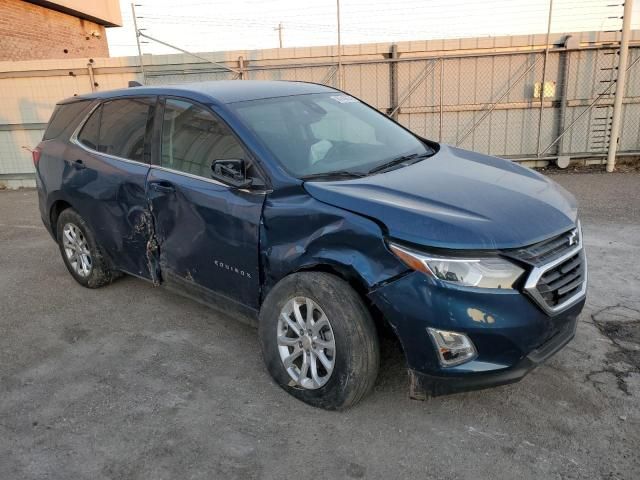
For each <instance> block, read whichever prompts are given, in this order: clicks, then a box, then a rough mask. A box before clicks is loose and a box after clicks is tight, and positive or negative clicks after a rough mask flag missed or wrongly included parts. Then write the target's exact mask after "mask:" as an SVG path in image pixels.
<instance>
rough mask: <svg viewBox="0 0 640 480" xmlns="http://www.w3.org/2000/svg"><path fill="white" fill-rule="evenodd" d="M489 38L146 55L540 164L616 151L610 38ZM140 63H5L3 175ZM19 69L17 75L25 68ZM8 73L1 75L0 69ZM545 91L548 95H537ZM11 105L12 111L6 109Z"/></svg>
mask: <svg viewBox="0 0 640 480" xmlns="http://www.w3.org/2000/svg"><path fill="white" fill-rule="evenodd" d="M633 33H634V35H633V40H632V43H631V46H632V48H631V49H630V59H629V70H628V75H629V76H628V80H627V85H626V92H625V101H624V104H623V108H624V112H623V127H622V132H621V138H620V149H619V153H620V154H622V155H624V154H636V153H640V32H639V31H635V32H633ZM542 37H543V36H540V35H532V36H525V37H496V38H488V39H463V40H447V41H440V42H433V41H430V42H407V43H400V44H398V45H391V44H373V45H359V46H358V45H355V46H345V47H344V48H345V51H344V52H343V55H342V59H343V61H342V62H341V65H340V66H338V65H337V64H336V57H335V47H317V48H308V49H281V50H264V51H251V52H227V53H225V54H200V55H199V56H200V57H203V56H204V58H210V59H211V60H212V61H216V62H222V63H224V64H226V65H228V66H231V67H233V68H234V69H235V70H238V71H239V72H240V74H237V73H234V72H230V71H225V70H224V69H221V68H219V67H217V66H215V65H213V64H211V63H207V62H205V61H202V60H200V59H198V60H195V61H194V59H193V58H191V57H189V56H188V55H162V56H153V57H145V60H144V61H145V78H144V81H145V83H147V84H170V83H180V82H193V81H202V80H220V79H238V78H242V79H250V80H254V79H255V80H267V79H268V80H274V79H276V80H301V81H310V82H317V83H324V84H327V85H331V86H334V87H337V88H340V87H341V88H342V89H344V90H345V91H347V92H349V93H351V94H353V95H355V96H357V97H359V98H362V99H363V100H364V101H366V102H367V103H369V104H371V105H373V106H375V107H376V108H378V109H379V110H380V111H382V112H384V113H386V114H388V115H390V116H392V117H393V118H396V119H397V120H398V121H399V122H401V123H402V124H404V125H406V126H408V127H409V128H410V129H412V130H413V131H415V132H416V133H418V134H420V135H422V136H425V137H427V138H432V139H436V140H441V141H443V142H445V143H449V144H453V145H458V146H461V147H463V148H468V149H472V150H475V151H479V152H483V153H488V154H492V155H498V156H503V157H507V158H513V159H517V160H530V161H531V160H534V161H536V162H538V164H543V163H544V162H545V161H548V160H549V159H552V158H554V157H557V156H558V155H569V156H572V157H581V158H585V157H590V158H593V159H596V161H599V160H598V159H602V158H603V156H604V155H606V151H607V148H608V145H609V128H610V121H611V114H612V105H613V94H614V93H615V80H616V78H617V75H618V72H617V68H616V65H617V61H618V54H617V52H618V49H617V44H616V38H615V34H613V35H612V34H608V33H604V32H582V33H578V34H573V35H567V34H564V35H554V36H552V38H551V42H550V43H551V44H550V45H549V51H548V56H547V60H546V62H545V45H544V44H543V40H544V41H546V39H543V38H542ZM137 61H138V59H137V58H135V57H126V58H120V59H117V58H112V59H96V60H95V61H85V62H79V61H77V60H76V61H70V60H65V61H64V62H63V63H62V64H56V63H53V62H20V63H21V64H23V65H20V64H16V63H14V64H11V65H9V66H10V67H11V70H6V68H7V66H8V65H6V64H0V95H1V98H0V100H1V101H2V102H3V105H4V106H5V107H6V108H5V107H2V110H0V180H2V179H3V178H4V179H5V181H6V180H13V181H14V182H16V181H18V182H21V181H23V179H27V182H28V179H29V177H30V176H31V175H32V173H31V172H32V167H31V164H30V161H29V153H28V151H26V150H24V149H22V148H21V147H22V146H26V147H32V146H34V145H36V144H37V143H38V141H39V139H40V137H41V135H42V131H43V128H44V124H45V122H46V121H47V119H48V116H49V114H50V112H51V109H52V107H53V105H54V103H55V101H57V100H58V99H61V98H64V97H68V96H71V95H73V94H79V93H83V92H86V91H90V90H91V89H99V90H103V89H109V88H116V87H123V86H126V83H127V81H128V80H134V79H137V80H142V75H141V73H140V69H139V67H138V66H137ZM18 67H20V68H18ZM3 69H5V71H2V70H3ZM541 96H542V98H541ZM5 110H6V112H5Z"/></svg>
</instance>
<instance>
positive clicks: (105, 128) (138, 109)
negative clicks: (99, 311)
mask: <svg viewBox="0 0 640 480" xmlns="http://www.w3.org/2000/svg"><path fill="white" fill-rule="evenodd" d="M154 104H155V99H153V98H126V99H117V100H110V101H107V102H105V103H103V104H102V105H100V107H98V108H97V109H96V110H94V112H93V113H92V114H91V116H90V117H89V119H88V120H87V122H86V123H85V125H84V126H83V127H82V130H81V131H80V134H79V135H78V140H79V141H80V142H81V143H82V144H83V145H85V146H87V147H89V148H91V149H92V150H96V151H98V152H102V153H108V154H109V155H115V156H116V157H121V158H126V159H128V160H135V161H138V162H143V161H144V148H145V134H146V130H147V122H148V119H149V116H150V114H151V112H152V109H153V106H154Z"/></svg>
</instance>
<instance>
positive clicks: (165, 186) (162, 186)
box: [149, 180, 176, 193]
mask: <svg viewBox="0 0 640 480" xmlns="http://www.w3.org/2000/svg"><path fill="white" fill-rule="evenodd" d="M149 187H151V188H152V189H154V190H155V191H157V192H164V193H172V192H175V190H176V189H175V188H174V186H173V184H172V183H171V182H167V181H165V180H160V181H158V182H150V183H149Z"/></svg>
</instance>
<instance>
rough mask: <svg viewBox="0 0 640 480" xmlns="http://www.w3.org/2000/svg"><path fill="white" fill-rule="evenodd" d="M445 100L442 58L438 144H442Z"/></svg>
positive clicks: (441, 62)
mask: <svg viewBox="0 0 640 480" xmlns="http://www.w3.org/2000/svg"><path fill="white" fill-rule="evenodd" d="M443 99H444V57H441V58H440V102H439V104H440V105H439V108H440V112H438V113H439V115H440V121H439V125H438V142H442V117H443V108H444V105H443Z"/></svg>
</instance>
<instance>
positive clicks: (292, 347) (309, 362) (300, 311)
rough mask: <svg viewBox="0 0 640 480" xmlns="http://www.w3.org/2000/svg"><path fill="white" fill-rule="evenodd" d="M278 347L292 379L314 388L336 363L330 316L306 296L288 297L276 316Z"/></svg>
mask: <svg viewBox="0 0 640 480" xmlns="http://www.w3.org/2000/svg"><path fill="white" fill-rule="evenodd" d="M277 335H278V351H279V353H280V359H281V360H282V364H283V365H284V367H285V369H286V370H287V373H288V374H289V376H290V377H291V379H292V380H293V381H294V382H295V383H296V384H298V385H299V386H301V387H303V388H306V389H309V390H315V389H317V388H320V387H322V386H323V385H325V384H326V383H327V382H328V381H329V378H330V377H331V373H332V372H333V370H334V367H335V361H336V342H335V338H334V335H333V329H332V328H331V323H329V319H328V318H327V316H326V315H325V314H324V312H323V311H322V308H320V306H319V305H318V304H317V303H316V302H314V301H313V300H312V299H310V298H308V297H295V298H292V299H290V300H289V301H288V302H287V303H286V304H285V305H284V307H283V308H282V310H281V312H280V317H279V318H278V332H277Z"/></svg>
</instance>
